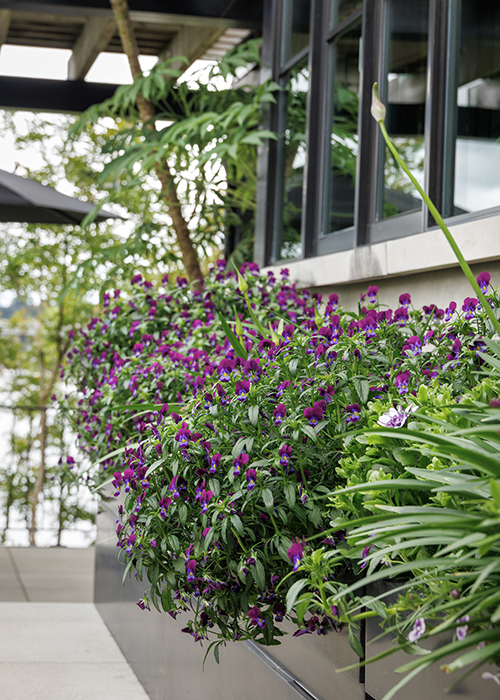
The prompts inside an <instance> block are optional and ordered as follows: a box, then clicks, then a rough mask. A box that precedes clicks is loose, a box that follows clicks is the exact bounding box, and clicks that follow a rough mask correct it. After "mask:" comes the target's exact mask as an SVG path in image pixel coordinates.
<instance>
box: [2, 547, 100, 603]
mask: <svg viewBox="0 0 500 700" xmlns="http://www.w3.org/2000/svg"><path fill="white" fill-rule="evenodd" d="M2 550H3V551H2ZM4 553H7V555H8V556H9V557H10V559H11V560H12V565H13V568H14V569H15V570H16V572H17V576H18V579H19V583H20V586H21V588H23V589H24V592H25V596H26V597H25V598H19V597H15V596H14V593H13V590H12V586H11V585H10V587H9V585H8V584H9V582H10V579H9V581H6V590H5V592H4V593H3V594H1V596H0V600H30V601H32V602H67V603H91V602H92V601H93V599H94V559H95V550H94V548H93V547H89V548H86V549H83V548H81V549H76V548H75V549H70V548H66V547H47V548H38V547H8V548H7V547H4V548H0V556H2V555H3V554H4ZM2 561H3V559H0V567H1V564H2ZM1 584H2V582H1V580H0V593H1ZM9 592H10V594H11V595H13V597H11V598H8V597H7V596H8V595H9Z"/></svg>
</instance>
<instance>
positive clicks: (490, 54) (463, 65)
mask: <svg viewBox="0 0 500 700" xmlns="http://www.w3.org/2000/svg"><path fill="white" fill-rule="evenodd" d="M459 26H460V30H459V32H460V34H459V37H460V38H459V42H458V47H457V56H458V60H457V66H456V77H457V91H456V98H455V99H456V106H457V115H456V122H455V129H456V132H455V133H456V141H455V147H454V151H455V187H454V197H453V209H452V211H451V212H450V208H449V206H448V211H447V212H446V213H447V214H450V213H451V214H463V213H465V212H471V211H479V210H480V209H487V208H489V207H494V206H499V205H500V167H499V166H500V142H499V139H500V2H498V0H481V1H480V2H478V1H477V0H462V9H461V17H460V25H459Z"/></svg>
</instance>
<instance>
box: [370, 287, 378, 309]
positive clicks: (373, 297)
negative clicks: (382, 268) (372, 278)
mask: <svg viewBox="0 0 500 700" xmlns="http://www.w3.org/2000/svg"><path fill="white" fill-rule="evenodd" d="M377 294H378V287H377V285H376V284H374V285H373V286H372V287H368V301H369V302H370V304H375V302H376V301H377Z"/></svg>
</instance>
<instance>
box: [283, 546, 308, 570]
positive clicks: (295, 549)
mask: <svg viewBox="0 0 500 700" xmlns="http://www.w3.org/2000/svg"><path fill="white" fill-rule="evenodd" d="M305 546H306V543H305V540H304V538H302V542H301V541H300V540H299V539H298V538H297V539H296V541H295V542H294V543H293V544H292V546H291V547H290V548H289V549H288V550H287V552H286V553H287V555H288V558H289V559H290V562H291V563H292V564H293V570H294V571H297V569H298V568H299V566H300V562H301V561H302V559H303V557H304V547H305Z"/></svg>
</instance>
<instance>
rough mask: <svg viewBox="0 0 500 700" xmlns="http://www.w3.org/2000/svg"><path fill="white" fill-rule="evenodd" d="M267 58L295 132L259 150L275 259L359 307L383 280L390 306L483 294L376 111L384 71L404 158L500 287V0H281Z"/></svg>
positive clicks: (280, 121) (260, 229)
mask: <svg viewBox="0 0 500 700" xmlns="http://www.w3.org/2000/svg"><path fill="white" fill-rule="evenodd" d="M263 53H264V63H265V67H264V77H265V78H269V77H271V78H272V79H273V80H275V81H276V82H277V83H278V84H279V86H280V88H281V89H280V91H279V93H278V98H277V103H276V104H275V105H271V106H270V108H269V111H268V114H267V117H266V118H267V122H268V123H267V124H266V126H268V127H269V128H271V129H273V130H274V131H276V132H277V133H278V134H279V139H278V141H276V142H273V141H271V142H270V143H269V145H268V147H266V149H264V150H263V151H262V153H261V154H260V160H259V191H258V218H257V226H256V241H255V259H256V261H257V262H258V263H259V264H260V265H261V266H264V267H267V266H276V267H278V268H280V267H283V266H286V267H287V268H288V269H289V270H290V274H291V277H292V279H294V280H295V281H297V282H298V283H299V284H300V285H301V286H307V287H315V288H325V289H331V288H335V290H336V291H338V290H339V289H341V293H342V296H341V300H342V301H344V303H346V304H347V305H352V304H355V303H356V301H357V300H358V299H359V292H360V291H361V290H364V289H365V288H366V285H367V284H368V283H372V282H376V283H377V284H378V286H379V288H380V289H381V291H382V294H385V299H384V301H386V302H387V303H388V304H390V305H393V304H396V303H397V296H398V295H399V293H400V292H402V291H410V292H411V293H412V294H413V296H414V301H415V302H416V303H417V304H420V303H421V304H429V303H437V304H438V305H443V304H445V303H447V302H448V301H449V300H450V299H451V298H454V297H457V298H456V299H455V300H456V301H457V302H458V301H461V298H463V297H461V295H463V296H468V295H469V294H470V290H469V288H468V286H467V283H466V282H465V280H464V279H463V278H462V274H461V272H460V270H459V269H457V263H456V261H455V258H454V256H453V254H452V251H451V249H450V247H449V245H448V243H447V242H446V240H445V239H444V237H443V234H442V233H441V231H440V230H439V229H438V228H437V227H436V225H435V222H434V220H433V219H432V217H431V216H430V214H429V212H428V211H427V208H426V207H425V206H424V205H423V202H422V200H421V199H420V197H419V195H418V193H417V192H416V190H415V189H414V188H413V186H412V185H411V182H409V180H408V179H407V178H406V176H405V175H404V174H403V173H402V172H401V171H400V170H399V168H398V167H397V165H396V163H395V161H394V159H393V158H392V156H391V154H390V153H389V152H388V150H387V149H386V147H385V144H384V143H383V140H382V138H381V136H380V133H379V130H378V126H377V124H376V123H375V121H374V120H373V118H372V117H371V115H370V106H371V92H372V86H373V83H374V82H378V84H379V86H380V93H381V99H382V101H383V102H384V103H385V104H386V106H387V117H386V125H387V129H388V131H389V134H390V135H391V137H392V138H393V140H394V141H395V143H396V145H397V146H398V148H399V150H400V153H401V154H402V155H403V157H404V158H405V160H406V162H407V163H408V165H409V166H410V168H411V169H412V171H413V172H414V174H415V175H416V177H417V179H418V180H419V182H420V183H421V184H422V185H423V186H424V187H425V189H426V191H427V192H428V193H429V195H430V196H431V198H432V200H433V201H434V203H435V204H436V205H437V207H438V209H439V210H440V212H441V213H442V215H443V216H444V217H445V219H446V220H447V223H448V224H449V226H450V227H451V229H452V231H453V233H454V235H455V236H456V239H457V241H458V243H459V245H460V246H461V247H462V249H463V252H464V254H465V256H466V257H467V259H468V260H469V261H470V262H471V264H474V265H477V270H478V271H480V270H482V269H488V270H489V271H490V272H491V273H492V275H493V281H494V282H495V283H500V167H499V165H500V142H499V139H500V3H499V2H497V0H481V2H478V1H477V0H364V1H363V0H265V3H264V18H263ZM474 269H476V268H474ZM403 287H404V289H403ZM450 295H451V296H450Z"/></svg>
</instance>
